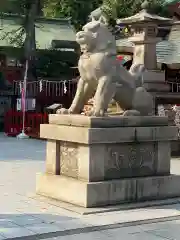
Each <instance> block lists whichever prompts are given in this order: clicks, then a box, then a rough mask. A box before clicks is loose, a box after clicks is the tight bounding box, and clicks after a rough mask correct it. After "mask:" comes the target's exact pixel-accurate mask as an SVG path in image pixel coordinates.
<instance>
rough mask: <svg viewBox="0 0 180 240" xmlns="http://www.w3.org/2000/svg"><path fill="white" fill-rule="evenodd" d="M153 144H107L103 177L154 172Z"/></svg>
mask: <svg viewBox="0 0 180 240" xmlns="http://www.w3.org/2000/svg"><path fill="white" fill-rule="evenodd" d="M155 160H156V147H155V144H153V143H152V144H149V143H147V144H146V143H141V144H139V145H138V144H137V143H135V144H133V143H131V144H121V145H118V144H116V145H114V144H113V145H108V146H107V159H106V163H105V179H112V178H113V179H115V178H123V177H135V176H148V175H153V174H155Z"/></svg>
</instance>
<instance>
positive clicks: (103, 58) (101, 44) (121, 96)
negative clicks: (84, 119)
mask: <svg viewBox="0 0 180 240" xmlns="http://www.w3.org/2000/svg"><path fill="white" fill-rule="evenodd" d="M76 41H77V42H78V43H79V44H80V47H81V51H82V53H83V54H82V55H81V57H80V59H79V64H78V67H79V72H80V79H79V82H78V86H77V91H76V95H75V97H74V100H73V102H72V104H71V106H70V108H69V109H59V110H58V111H57V113H59V114H80V113H81V111H82V109H83V107H84V105H85V104H86V103H87V101H88V100H89V99H90V98H92V97H94V105H93V108H92V111H90V112H89V113H88V115H91V116H103V115H104V114H106V112H107V108H108V104H109V103H110V102H111V100H112V99H113V100H115V101H116V102H117V103H118V105H119V106H120V108H121V109H122V110H123V111H124V114H123V115H141V116H147V115H151V114H152V109H153V98H152V96H151V94H149V93H148V92H147V91H146V90H145V88H144V87H142V86H141V85H142V81H141V78H142V77H141V76H142V74H143V71H144V70H145V69H144V66H143V65H139V64H138V65H136V64H134V65H132V67H131V69H130V71H127V70H126V69H125V68H124V67H123V66H121V64H120V62H119V61H118V60H117V58H116V54H117V52H116V42H115V38H114V36H113V35H112V33H111V31H110V30H109V29H108V27H107V25H106V24H104V23H102V22H101V21H92V22H89V23H87V24H86V25H85V26H84V27H83V29H82V31H80V32H78V33H77V35H76Z"/></svg>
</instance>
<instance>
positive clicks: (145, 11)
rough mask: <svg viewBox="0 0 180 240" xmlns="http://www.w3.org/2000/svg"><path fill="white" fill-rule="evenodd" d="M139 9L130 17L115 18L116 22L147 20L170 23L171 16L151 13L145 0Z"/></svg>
mask: <svg viewBox="0 0 180 240" xmlns="http://www.w3.org/2000/svg"><path fill="white" fill-rule="evenodd" d="M141 9H142V10H141V11H140V12H138V13H137V14H135V15H133V16H131V17H126V18H121V19H118V20H117V24H128V25H131V24H136V23H145V22H146V23H147V22H156V23H158V24H159V23H160V24H164V23H165V24H167V23H171V22H172V19H171V18H165V17H161V16H158V15H156V14H153V13H151V12H150V11H149V2H148V1H147V0H145V1H144V2H143V3H142V4H141Z"/></svg>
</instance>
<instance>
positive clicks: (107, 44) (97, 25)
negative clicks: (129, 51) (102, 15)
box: [76, 20, 116, 54]
mask: <svg viewBox="0 0 180 240" xmlns="http://www.w3.org/2000/svg"><path fill="white" fill-rule="evenodd" d="M76 41H77V42H78V43H79V44H80V47H81V51H82V52H89V53H96V52H111V53H113V54H116V41H115V37H114V36H113V35H112V33H111V31H110V30H109V28H108V26H107V25H106V24H105V23H103V22H101V21H95V20H93V21H92V22H89V23H87V24H86V25H85V26H84V27H83V28H82V31H80V32H78V33H77V34H76Z"/></svg>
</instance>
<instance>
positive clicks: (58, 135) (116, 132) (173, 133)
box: [36, 114, 180, 207]
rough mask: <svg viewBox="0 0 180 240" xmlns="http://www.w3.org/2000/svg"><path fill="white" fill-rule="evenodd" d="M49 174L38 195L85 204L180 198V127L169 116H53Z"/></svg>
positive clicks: (47, 127) (48, 133)
mask: <svg viewBox="0 0 180 240" xmlns="http://www.w3.org/2000/svg"><path fill="white" fill-rule="evenodd" d="M40 135H41V137H42V138H45V139H47V155H46V172H45V173H43V174H40V175H38V176H37V186H36V187H37V189H36V190H37V193H38V194H41V195H44V196H47V197H50V198H54V199H58V200H61V201H64V202H69V203H72V204H75V205H79V206H83V207H97V206H106V205H111V204H119V203H125V202H138V201H144V200H154V199H164V198H169V197H177V196H180V185H179V182H178V181H180V176H172V175H170V150H171V149H170V141H171V140H176V139H177V128H176V127H174V126H168V120H167V118H164V117H157V116H154V117H120V116H111V117H104V118H99V117H86V116H81V115H56V114H53V115H50V116H49V124H43V125H41V131H40Z"/></svg>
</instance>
